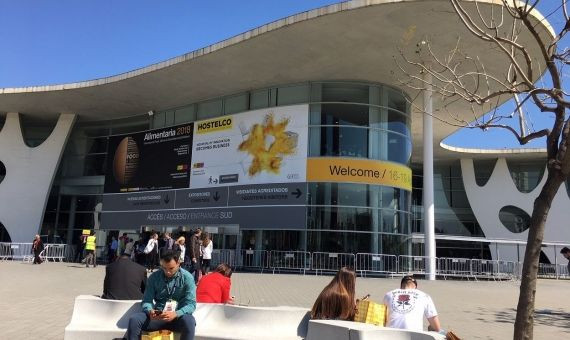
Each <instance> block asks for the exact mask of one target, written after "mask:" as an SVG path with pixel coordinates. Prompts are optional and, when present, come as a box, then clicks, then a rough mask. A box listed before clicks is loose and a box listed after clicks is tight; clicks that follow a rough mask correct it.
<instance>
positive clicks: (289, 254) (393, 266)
mask: <svg viewBox="0 0 570 340" xmlns="http://www.w3.org/2000/svg"><path fill="white" fill-rule="evenodd" d="M40 256H41V257H42V259H43V260H47V261H60V262H62V261H73V257H74V248H73V246H71V245H66V244H46V245H45V248H44V251H43V252H42V254H41V255H40ZM0 260H23V261H32V260H33V254H32V243H9V242H0ZM427 261H428V257H426V256H409V255H399V256H397V255H386V254H372V253H357V254H352V253H326V252H313V253H310V252H306V251H280V250H272V251H266V250H248V249H244V250H240V251H236V250H230V249H222V250H214V251H213V253H212V261H211V266H212V267H215V266H217V265H218V264H220V263H227V264H229V265H230V266H232V267H234V268H236V269H249V270H252V269H253V270H260V271H262V272H263V271H264V270H270V269H271V270H272V271H273V273H275V271H299V272H303V274H305V273H306V272H307V271H311V270H312V271H314V272H315V273H316V274H317V275H318V274H319V272H320V273H323V272H336V271H337V270H339V269H340V268H341V267H345V266H346V267H352V268H354V269H355V270H356V271H357V272H358V273H359V274H360V275H361V276H366V275H367V274H376V275H405V274H419V275H424V274H426V268H427V267H426V264H427ZM521 271H522V263H520V262H513V261H502V260H483V259H467V258H447V257H440V258H436V275H438V276H443V278H447V277H460V278H468V279H469V278H471V277H473V278H474V279H492V280H496V279H499V280H505V279H518V278H520V277H521ZM538 276H539V277H541V278H556V279H558V278H568V279H570V273H569V272H568V267H567V265H566V264H557V265H556V264H544V263H541V264H539V267H538Z"/></svg>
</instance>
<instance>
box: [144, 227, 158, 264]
mask: <svg viewBox="0 0 570 340" xmlns="http://www.w3.org/2000/svg"><path fill="white" fill-rule="evenodd" d="M144 253H145V254H146V267H147V269H148V270H149V271H153V270H154V268H155V267H156V264H157V262H158V234H157V233H154V234H152V236H151V237H150V239H149V240H148V243H147V244H146V247H145V248H144Z"/></svg>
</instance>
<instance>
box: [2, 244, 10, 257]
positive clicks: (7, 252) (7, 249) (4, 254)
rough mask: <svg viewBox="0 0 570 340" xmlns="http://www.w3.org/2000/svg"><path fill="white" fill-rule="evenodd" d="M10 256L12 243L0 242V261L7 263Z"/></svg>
mask: <svg viewBox="0 0 570 340" xmlns="http://www.w3.org/2000/svg"><path fill="white" fill-rule="evenodd" d="M9 256H10V243H7V242H0V261H5V260H7V259H8V257H9Z"/></svg>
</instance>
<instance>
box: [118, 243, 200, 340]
mask: <svg viewBox="0 0 570 340" xmlns="http://www.w3.org/2000/svg"><path fill="white" fill-rule="evenodd" d="M179 256H180V254H179V252H177V251H172V250H164V251H163V252H162V254H161V255H160V265H161V270H157V271H156V272H154V273H152V274H151V275H150V277H149V278H148V281H147V286H146V290H145V292H144V296H143V299H142V310H143V311H142V312H140V313H136V314H133V316H131V318H130V319H129V328H128V330H127V339H128V340H138V339H140V338H141V333H142V331H157V330H161V329H168V330H171V331H174V332H179V333H181V336H180V340H191V339H194V329H195V327H196V321H195V320H194V317H193V316H192V313H193V312H194V310H195V309H196V285H195V284H194V278H193V277H192V275H191V274H190V273H189V272H187V271H186V270H184V269H182V268H180V259H179ZM153 300H154V301H155V303H154V304H153Z"/></svg>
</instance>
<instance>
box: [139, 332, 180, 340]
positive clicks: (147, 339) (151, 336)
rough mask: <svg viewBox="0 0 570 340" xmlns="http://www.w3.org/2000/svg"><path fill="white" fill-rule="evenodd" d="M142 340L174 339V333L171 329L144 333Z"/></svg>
mask: <svg viewBox="0 0 570 340" xmlns="http://www.w3.org/2000/svg"><path fill="white" fill-rule="evenodd" d="M141 340H174V333H173V332H171V331H169V330H160V331H155V332H148V333H143V335H142V337H141Z"/></svg>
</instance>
